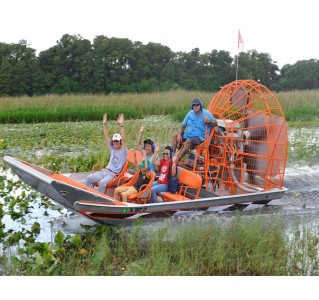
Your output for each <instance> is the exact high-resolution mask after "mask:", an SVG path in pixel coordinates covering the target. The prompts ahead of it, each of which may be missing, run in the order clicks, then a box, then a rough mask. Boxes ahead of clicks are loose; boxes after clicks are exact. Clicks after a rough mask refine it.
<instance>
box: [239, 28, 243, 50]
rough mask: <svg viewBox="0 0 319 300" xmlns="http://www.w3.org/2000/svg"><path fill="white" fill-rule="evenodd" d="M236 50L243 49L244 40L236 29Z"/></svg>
mask: <svg viewBox="0 0 319 300" xmlns="http://www.w3.org/2000/svg"><path fill="white" fill-rule="evenodd" d="M238 50H241V51H243V50H244V41H243V38H242V37H241V34H240V30H239V31H238Z"/></svg>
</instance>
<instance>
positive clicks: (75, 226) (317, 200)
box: [0, 128, 319, 242]
mask: <svg viewBox="0 0 319 300" xmlns="http://www.w3.org/2000/svg"><path fill="white" fill-rule="evenodd" d="M7 130H9V129H8V128H7ZM1 138H2V137H1V135H0V141H1ZM318 140H319V130H318V128H310V129H307V128H300V129H289V160H288V165H287V168H286V173H285V187H286V188H287V189H288V191H287V192H286V194H285V196H284V197H283V198H282V199H278V200H273V201H271V203H270V204H271V205H268V206H264V207H262V208H258V209H255V210H254V209H253V210H249V211H243V212H241V213H242V214H243V215H247V216H251V215H258V216H261V217H264V218H272V217H274V218H280V219H281V220H284V221H285V222H286V223H287V224H291V225H293V224H296V223H298V224H300V223H302V224H307V225H310V226H318V224H319V151H318V147H319V146H318V144H319V143H318ZM68 150H69V152H70V153H72V151H75V149H72V148H69V149H68ZM78 150H79V148H77V151H78ZM0 151H1V156H2V157H3V156H4V155H10V156H17V155H19V153H20V151H21V149H20V148H9V147H7V148H4V149H2V150H0ZM27 151H28V150H25V153H27ZM31 151H32V152H34V150H31ZM41 151H42V152H41V153H40V150H39V153H37V155H42V153H43V152H45V151H46V149H45V148H44V149H42V150H41ZM49 151H50V150H49ZM0 176H2V178H3V179H4V181H5V182H11V184H12V185H13V187H12V189H11V190H10V191H7V190H6V192H5V193H4V192H3V191H2V192H1V194H0V203H3V204H4V211H5V212H6V214H5V215H4V216H3V217H2V222H3V223H4V224H5V228H6V230H9V229H12V230H21V228H30V227H31V226H32V224H33V222H35V221H36V222H38V223H39V224H40V226H41V232H40V234H39V235H38V240H39V241H43V242H53V238H54V236H55V234H56V233H57V231H59V230H61V231H63V232H64V233H67V234H73V233H78V232H82V230H83V229H82V225H83V224H85V225H94V222H92V221H91V220H89V219H87V218H85V217H83V216H80V215H78V214H75V213H73V212H70V211H68V210H66V209H64V208H63V207H61V206H59V205H56V204H55V203H54V202H52V201H50V200H49V199H47V198H46V197H43V196H42V195H41V194H39V193H38V192H36V191H34V190H33V189H31V188H30V187H28V186H26V185H24V184H21V182H20V181H19V178H18V177H17V176H16V175H15V174H14V173H12V172H11V170H10V169H6V168H5V166H4V165H3V161H2V162H1V164H0ZM8 196H9V197H12V199H15V198H22V197H23V199H27V201H28V202H30V203H32V205H30V208H29V210H28V211H27V212H26V213H25V215H24V216H22V217H21V218H18V219H17V220H13V219H12V217H11V215H10V213H8V211H9V209H8V206H9V205H10V204H9V202H8V201H7V199H8ZM5 199H6V201H5ZM232 214H234V212H220V213H212V214H210V215H205V216H199V217H198V218H201V220H204V221H205V220H207V221H209V220H210V218H216V216H217V217H219V218H223V217H227V218H228V217H229V216H231V215H232ZM183 221H185V220H183ZM174 222H181V221H180V220H175V221H174ZM155 224H156V225H155ZM161 224H165V222H161V223H154V225H151V226H160V225H161ZM148 226H150V225H148Z"/></svg>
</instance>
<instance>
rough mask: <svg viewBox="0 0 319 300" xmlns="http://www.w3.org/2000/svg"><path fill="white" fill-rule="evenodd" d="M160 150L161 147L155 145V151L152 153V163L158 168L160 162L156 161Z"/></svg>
mask: <svg viewBox="0 0 319 300" xmlns="http://www.w3.org/2000/svg"><path fill="white" fill-rule="evenodd" d="M160 149H161V146H160V145H158V144H156V147H155V151H154V158H153V161H152V162H153V165H154V166H160V165H161V162H160V160H159V159H158V152H159V150H160Z"/></svg>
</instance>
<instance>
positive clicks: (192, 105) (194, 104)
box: [192, 104, 200, 106]
mask: <svg viewBox="0 0 319 300" xmlns="http://www.w3.org/2000/svg"><path fill="white" fill-rule="evenodd" d="M192 106H200V104H193V105H192Z"/></svg>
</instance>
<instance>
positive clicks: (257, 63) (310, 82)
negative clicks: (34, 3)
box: [0, 34, 319, 96]
mask: <svg viewBox="0 0 319 300" xmlns="http://www.w3.org/2000/svg"><path fill="white" fill-rule="evenodd" d="M238 61H239V64H238V65H239V69H238V79H247V78H249V79H254V80H256V81H259V82H261V83H262V84H264V85H266V86H267V87H269V88H270V89H276V90H294V89H316V88H319V81H318V78H319V76H318V72H319V69H318V61H317V60H315V59H312V60H308V61H298V62H297V63H296V64H294V65H286V66H284V67H283V68H282V70H281V73H282V74H279V68H278V66H277V65H276V62H274V61H273V60H272V59H271V56H270V55H269V54H268V53H258V52H257V51H256V50H250V51H248V52H241V53H240V54H239V57H238ZM236 67H237V57H231V56H230V53H229V52H228V51H224V50H222V51H217V50H212V51H211V52H207V53H200V51H199V48H194V49H193V50H191V51H190V52H173V51H171V49H170V48H169V47H167V46H163V45H161V44H159V43H152V42H151V43H148V44H146V45H144V44H142V43H141V42H132V41H130V40H129V39H123V38H108V37H106V36H97V37H95V39H94V41H93V43H91V42H90V41H89V40H87V39H84V38H82V37H81V36H80V35H69V34H65V35H63V36H62V38H61V39H60V40H59V41H57V44H56V45H53V46H52V47H50V48H49V49H47V50H45V51H42V52H40V54H39V55H38V57H37V56H36V54H35V50H34V49H31V48H29V47H28V46H27V42H26V41H23V40H22V41H20V42H19V43H18V44H5V43H0V96H22V95H29V96H35V95H45V94H52V93H53V94H58V95H62V94H69V93H74V94H87V93H91V94H93V93H94V94H110V93H145V92H148V93H149V92H156V91H169V90H176V89H180V88H181V89H186V90H201V91H210V92H215V91H218V90H219V89H220V88H221V87H222V86H224V85H225V84H228V83H230V82H232V81H234V80H235V76H236Z"/></svg>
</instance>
